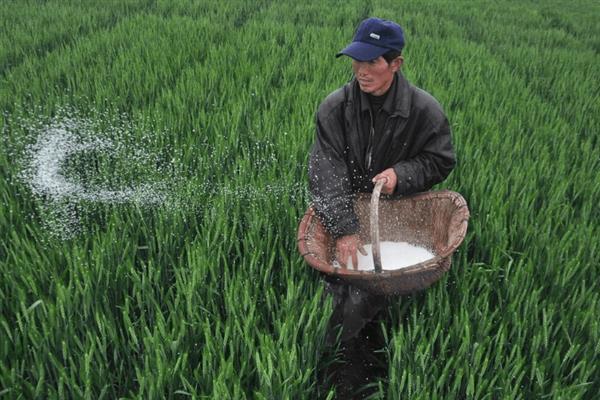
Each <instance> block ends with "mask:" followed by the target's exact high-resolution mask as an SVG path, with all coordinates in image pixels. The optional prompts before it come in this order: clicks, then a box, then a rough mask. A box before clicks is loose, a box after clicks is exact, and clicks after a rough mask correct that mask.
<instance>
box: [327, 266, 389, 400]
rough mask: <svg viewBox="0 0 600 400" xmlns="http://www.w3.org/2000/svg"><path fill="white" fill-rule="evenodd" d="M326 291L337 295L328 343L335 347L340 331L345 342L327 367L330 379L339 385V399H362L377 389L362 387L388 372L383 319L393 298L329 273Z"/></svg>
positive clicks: (330, 348) (341, 338)
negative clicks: (346, 281)
mask: <svg viewBox="0 0 600 400" xmlns="http://www.w3.org/2000/svg"><path fill="white" fill-rule="evenodd" d="M325 294H326V295H327V296H332V297H333V314H332V316H331V319H330V321H329V325H328V330H327V338H326V344H327V345H328V347H329V350H330V351H332V350H333V349H334V347H335V345H336V344H337V340H336V339H337V335H338V334H339V335H340V342H341V343H340V349H339V352H338V360H337V361H336V362H334V363H333V364H331V365H330V366H329V367H328V368H327V371H326V372H325V375H327V377H326V379H329V385H335V386H336V394H337V397H336V398H337V399H362V398H364V397H366V396H368V395H369V394H370V393H372V391H373V390H370V391H361V387H362V386H364V385H366V384H368V383H372V382H375V381H376V380H377V378H379V377H382V376H383V375H385V374H386V372H387V360H386V357H385V354H384V353H383V352H382V351H383V347H384V346H385V340H384V336H383V333H382V331H381V322H382V321H384V320H385V315H386V314H387V310H386V309H387V306H388V304H389V299H388V298H387V297H385V296H376V295H373V294H370V293H368V292H366V291H364V290H361V289H359V288H356V287H354V286H352V285H349V284H346V283H344V282H343V281H341V280H340V279H339V278H332V277H329V276H328V277H326V278H325ZM340 329H341V333H340Z"/></svg>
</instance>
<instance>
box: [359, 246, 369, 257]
mask: <svg viewBox="0 0 600 400" xmlns="http://www.w3.org/2000/svg"><path fill="white" fill-rule="evenodd" d="M358 251H360V254H362V255H363V256H366V255H367V251H366V250H365V247H364V246H363V245H360V246H358Z"/></svg>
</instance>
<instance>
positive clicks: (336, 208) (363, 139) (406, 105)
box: [309, 18, 456, 343]
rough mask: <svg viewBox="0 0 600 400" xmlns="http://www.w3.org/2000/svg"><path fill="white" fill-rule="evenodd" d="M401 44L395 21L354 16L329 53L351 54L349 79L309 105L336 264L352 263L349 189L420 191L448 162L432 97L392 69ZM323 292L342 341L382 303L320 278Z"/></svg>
mask: <svg viewBox="0 0 600 400" xmlns="http://www.w3.org/2000/svg"><path fill="white" fill-rule="evenodd" d="M403 47H404V34H403V31H402V28H401V27H400V26H399V25H398V24H396V23H394V22H392V21H386V20H383V19H379V18H367V19H365V20H364V21H362V22H361V24H360V25H359V27H358V29H357V31H356V33H355V35H354V39H353V41H352V43H350V44H349V45H348V46H347V47H346V48H345V49H343V50H342V51H341V52H340V53H338V54H337V55H336V57H339V56H341V55H346V56H348V57H350V58H351V59H352V70H353V72H354V78H353V79H352V80H351V81H350V82H349V83H347V84H345V85H344V86H342V87H341V88H339V89H337V90H336V91H334V92H333V93H331V94H330V95H329V96H327V98H326V99H325V100H324V101H323V102H322V103H321V105H320V106H319V109H318V111H317V115H316V140H315V143H314V145H313V148H312V151H311V155H310V161H309V181H310V191H311V193H312V196H313V205H314V207H315V210H316V212H317V215H318V216H319V218H320V220H321V221H322V223H323V225H324V226H325V228H326V229H327V231H328V232H329V233H330V235H331V236H332V238H333V239H335V248H336V259H337V261H338V262H339V263H340V264H341V266H342V267H346V266H347V263H348V261H349V260H351V261H352V265H353V266H355V267H356V265H357V251H361V252H363V250H362V246H361V243H360V239H359V236H358V234H357V233H358V230H359V224H358V219H357V216H356V214H355V212H354V209H353V200H354V195H355V194H356V193H358V192H367V193H369V192H372V191H373V187H374V183H375V182H376V181H377V180H379V179H383V180H385V184H384V186H383V189H382V193H384V194H387V195H392V196H402V195H407V194H411V193H415V192H421V191H425V190H428V189H430V188H431V187H432V186H433V185H434V184H436V183H439V182H441V181H443V180H444V179H445V178H446V177H447V176H448V174H449V173H450V171H451V170H452V169H453V168H454V166H455V163H456V160H455V154H454V150H453V147H452V142H451V138H450V127H449V124H448V120H447V118H446V117H445V115H444V112H443V111H442V108H441V107H440V105H439V103H438V102H437V101H436V100H435V99H434V98H433V97H432V96H431V95H430V94H428V93H427V92H425V91H423V90H421V89H419V88H417V87H415V86H413V85H411V84H410V83H409V82H408V81H407V80H406V79H405V78H404V76H403V75H402V74H401V73H400V69H401V67H402V64H403V62H404V58H403V57H402V49H403ZM363 254H364V253H363ZM326 291H327V292H328V293H330V294H331V293H332V294H333V297H334V299H333V300H334V315H333V318H332V326H333V325H335V324H341V326H342V336H341V339H342V342H343V343H344V342H348V341H350V340H352V339H354V338H357V337H358V336H359V333H360V332H361V330H362V329H363V327H364V326H365V324H367V323H369V322H370V321H371V320H372V319H373V318H374V317H375V316H376V314H377V313H378V312H379V311H380V310H381V309H382V308H383V307H384V306H385V304H386V299H384V298H381V297H377V296H372V295H369V294H367V293H366V292H363V291H361V290H359V289H357V288H354V287H352V286H350V285H347V284H344V283H342V282H341V281H339V280H335V279H330V278H328V279H327V290H326ZM332 332H333V331H330V337H329V338H328V340H329V341H330V342H331V341H332V339H333V338H332V337H331V334H332Z"/></svg>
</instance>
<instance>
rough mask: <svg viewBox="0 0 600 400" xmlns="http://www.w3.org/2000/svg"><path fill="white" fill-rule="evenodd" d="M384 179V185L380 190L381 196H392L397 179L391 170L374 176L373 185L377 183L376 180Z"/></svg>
mask: <svg viewBox="0 0 600 400" xmlns="http://www.w3.org/2000/svg"><path fill="white" fill-rule="evenodd" d="M380 179H385V181H386V182H385V183H384V184H383V187H382V188H381V193H383V194H392V193H394V190H396V183H398V177H397V176H396V171H394V169H393V168H388V169H386V170H384V171H383V172H381V173H379V174H377V175H375V177H374V178H373V183H377V181H378V180H380Z"/></svg>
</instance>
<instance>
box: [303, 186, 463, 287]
mask: <svg viewBox="0 0 600 400" xmlns="http://www.w3.org/2000/svg"><path fill="white" fill-rule="evenodd" d="M373 197H375V196H373ZM377 200H379V199H377ZM372 203H375V210H376V212H375V214H376V213H377V211H378V212H379V215H381V216H382V218H379V219H377V217H375V219H374V220H375V221H379V222H378V223H377V224H376V226H374V227H373V228H375V229H371V228H372V227H371V222H370V220H371V214H372V213H373V210H371V208H370V202H369V195H367V194H360V195H358V196H357V199H356V201H355V204H354V209H355V211H356V214H357V216H358V219H359V222H360V226H361V230H360V232H359V235H360V238H361V240H362V242H363V243H371V242H372V241H371V237H372V233H371V232H372V231H374V232H376V231H377V230H378V231H379V232H378V235H379V240H381V241H394V242H408V243H410V244H413V245H416V246H421V247H425V248H427V249H429V250H430V251H432V252H433V253H434V254H435V257H434V258H432V259H430V260H427V261H425V262H422V263H420V264H415V265H412V266H409V267H406V268H402V269H396V270H389V271H386V270H382V271H381V272H375V271H358V270H352V269H346V268H337V267H334V266H333V265H332V262H333V258H334V255H335V249H334V241H333V240H332V238H331V237H330V235H329V234H328V233H327V231H326V230H325V228H324V227H323V225H322V224H321V222H320V221H319V218H318V217H317V216H316V214H315V212H314V209H313V208H312V207H310V208H309V209H308V210H307V212H306V213H305V214H304V217H303V218H302V221H300V226H299V228H298V249H299V250H300V254H302V256H303V257H304V259H305V260H306V262H307V263H308V264H309V265H310V266H311V267H312V268H314V269H316V270H317V271H320V272H322V273H324V274H328V275H334V276H338V277H340V278H342V279H343V280H345V281H346V282H348V283H351V284H352V285H355V286H357V287H359V288H361V289H365V290H367V291H369V292H371V293H373V294H380V295H381V294H384V295H405V294H409V293H413V292H416V291H419V290H423V289H426V288H427V287H429V286H431V285H432V284H433V283H434V282H436V281H437V280H438V279H440V277H441V276H442V274H443V273H444V272H446V271H448V269H450V261H451V257H452V253H453V252H454V251H455V250H456V249H457V248H458V246H459V245H460V244H461V242H462V241H463V239H464V237H465V235H466V233H467V224H468V220H469V209H468V207H467V203H466V201H465V199H464V198H463V197H462V196H461V195H460V194H458V193H456V192H452V191H449V190H442V191H433V192H426V193H420V194H416V195H412V196H406V197H402V198H400V199H386V198H382V199H381V201H380V202H379V206H378V207H377V202H372ZM374 225H375V224H374ZM376 233H377V232H376Z"/></svg>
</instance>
